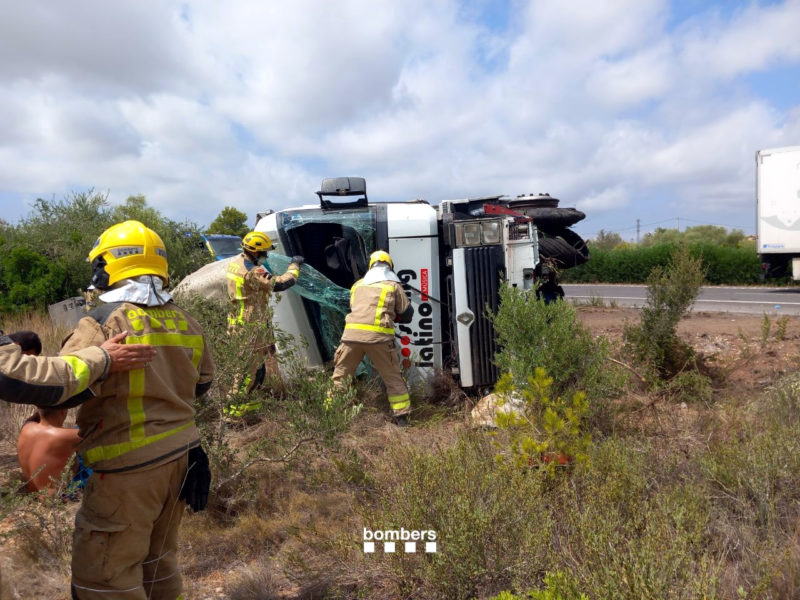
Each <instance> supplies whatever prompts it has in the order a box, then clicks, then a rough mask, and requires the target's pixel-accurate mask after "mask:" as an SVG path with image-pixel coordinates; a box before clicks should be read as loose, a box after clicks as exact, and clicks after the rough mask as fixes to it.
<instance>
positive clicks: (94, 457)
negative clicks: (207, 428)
mask: <svg viewBox="0 0 800 600" xmlns="http://www.w3.org/2000/svg"><path fill="white" fill-rule="evenodd" d="M192 425H194V421H192V422H191V423H185V424H183V425H179V426H178V427H175V428H174V429H170V430H168V431H163V432H161V433H158V434H156V435H151V436H149V437H145V438H144V439H141V440H136V441H133V440H131V441H130V442H122V443H120V444H109V445H108V446H98V447H97V448H90V449H89V450H87V451H86V452H85V453H84V454H83V457H84V461H85V462H86V464H87V465H91V464H94V463H96V462H99V461H101V460H111V459H112V458H117V457H118V456H122V455H123V454H127V453H128V452H130V451H131V450H136V449H137V448H143V447H144V446H148V445H150V444H152V443H154V442H157V441H159V440H163V439H164V438H166V437H169V436H171V435H175V434H176V433H179V432H181V431H183V430H184V429H188V428H189V427H191V426H192Z"/></svg>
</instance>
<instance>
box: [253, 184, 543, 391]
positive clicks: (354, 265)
mask: <svg viewBox="0 0 800 600" xmlns="http://www.w3.org/2000/svg"><path fill="white" fill-rule="evenodd" d="M317 196H318V198H319V202H318V203H315V204H313V205H306V206H301V207H298V208H291V209H285V210H279V211H277V212H272V211H270V212H268V213H261V214H259V215H258V217H257V223H256V226H255V230H256V231H263V232H264V233H266V234H267V235H269V236H270V238H271V239H272V241H273V244H274V245H275V247H276V248H275V253H276V254H282V255H285V256H293V255H298V254H299V255H302V256H303V257H305V261H306V263H307V264H308V265H310V266H311V267H313V268H314V269H316V270H317V271H318V272H319V273H320V274H322V275H323V276H324V278H325V280H326V281H328V282H329V287H330V288H331V289H327V290H326V289H319V290H317V293H318V294H319V297H321V298H323V300H325V301H322V302H319V301H314V300H313V299H310V298H309V297H302V296H300V295H298V294H284V295H283V298H282V299H281V301H280V302H278V303H277V304H276V305H275V314H274V320H275V323H276V325H277V326H278V327H280V328H281V329H282V330H284V331H286V332H287V333H290V334H293V335H295V336H299V337H300V338H302V339H304V340H305V341H306V342H307V344H308V360H309V363H310V364H312V365H315V364H317V365H322V364H324V363H325V362H328V361H331V360H332V359H333V353H334V351H335V350H336V347H337V345H338V343H339V338H340V336H341V332H342V329H343V326H344V316H343V315H344V314H346V313H347V306H346V304H347V298H348V297H349V294H347V293H341V292H342V290H345V291H347V290H349V289H350V287H351V286H352V285H353V284H354V283H355V282H356V281H357V280H359V279H360V278H361V277H363V275H364V274H365V273H366V271H367V264H368V260H369V255H370V254H371V253H372V252H373V251H375V250H386V251H388V252H389V254H391V256H392V258H393V260H394V264H395V272H396V273H397V276H398V277H399V278H400V281H401V282H402V285H403V288H404V289H405V291H406V294H407V295H408V298H409V300H410V301H411V303H412V305H413V306H414V317H413V320H412V322H411V323H408V324H398V325H397V326H396V334H397V340H396V341H397V345H398V350H399V352H400V355H401V364H402V367H403V369H404V370H405V371H406V372H405V375H406V377H407V378H408V379H409V383H410V384H414V383H415V382H420V383H425V382H427V381H429V380H430V379H431V378H432V377H433V376H434V374H435V373H436V372H437V371H438V370H446V371H449V372H450V373H451V374H452V375H453V377H454V378H455V380H456V381H458V382H459V384H460V385H461V387H463V388H467V389H472V388H476V389H484V388H487V387H489V386H491V385H493V384H494V383H495V382H496V380H497V378H498V375H499V373H498V370H497V367H496V366H495V365H494V354H495V350H496V344H495V334H494V329H493V327H492V323H491V320H490V319H489V317H488V311H496V310H497V307H498V302H499V290H500V286H501V285H511V286H515V287H520V288H523V289H534V286H535V280H536V277H537V267H538V265H539V250H538V248H539V247H538V236H537V231H536V227H535V225H534V223H533V220H532V219H531V218H530V217H528V216H525V215H524V214H522V213H519V212H517V211H515V210H514V204H515V199H511V198H507V197H505V196H490V197H481V198H468V199H461V200H444V201H442V202H440V203H439V204H438V205H436V206H433V205H431V204H429V203H428V202H426V201H424V200H412V201H409V202H371V201H370V200H369V199H368V197H367V189H366V182H365V180H364V179H363V178H360V177H339V178H332V179H325V180H323V182H322V186H321V188H320V190H319V191H318V192H317ZM334 291H338V292H339V293H332V292H334ZM329 292H330V293H329ZM337 302H338V303H343V304H344V305H345V306H343V307H342V306H338V305H337V304H336V303H337Z"/></svg>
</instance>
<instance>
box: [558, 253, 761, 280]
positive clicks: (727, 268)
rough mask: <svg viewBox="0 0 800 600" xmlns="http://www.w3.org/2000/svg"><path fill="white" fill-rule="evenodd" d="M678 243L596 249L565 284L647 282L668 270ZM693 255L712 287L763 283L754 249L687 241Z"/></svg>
mask: <svg viewBox="0 0 800 600" xmlns="http://www.w3.org/2000/svg"><path fill="white" fill-rule="evenodd" d="M677 246H678V244H677V243H676V242H669V243H660V244H656V245H653V246H636V245H623V246H619V247H617V248H614V249H613V250H602V249H596V248H594V247H592V254H591V259H590V260H589V261H588V262H587V263H585V264H583V265H580V266H578V267H575V268H572V269H565V270H564V271H563V272H562V274H561V280H562V281H564V282H565V283H596V282H603V283H645V282H646V281H647V277H648V274H649V273H650V272H651V271H652V270H653V269H654V268H656V267H662V268H665V267H667V265H668V264H669V260H670V256H671V255H672V253H673V252H674V250H675V248H677ZM686 246H687V247H688V248H689V251H690V254H691V255H692V256H693V257H695V258H700V259H701V261H702V264H703V267H704V269H705V271H706V281H707V282H708V283H709V284H712V285H746V284H757V283H760V282H761V262H760V260H759V258H758V254H757V253H756V251H755V249H754V248H753V247H751V246H743V247H739V246H730V245H718V244H712V243H707V242H704V243H699V242H694V243H692V242H687V243H686Z"/></svg>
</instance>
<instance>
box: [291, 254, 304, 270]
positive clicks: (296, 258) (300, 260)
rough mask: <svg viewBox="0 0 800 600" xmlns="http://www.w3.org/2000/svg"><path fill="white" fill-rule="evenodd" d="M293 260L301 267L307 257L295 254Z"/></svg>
mask: <svg viewBox="0 0 800 600" xmlns="http://www.w3.org/2000/svg"><path fill="white" fill-rule="evenodd" d="M292 262H293V263H295V264H296V265H297V266H298V267H299V266H300V265H302V264H303V263H304V262H306V259H305V258H303V257H302V256H300V255H299V254H295V255H294V256H293V257H292Z"/></svg>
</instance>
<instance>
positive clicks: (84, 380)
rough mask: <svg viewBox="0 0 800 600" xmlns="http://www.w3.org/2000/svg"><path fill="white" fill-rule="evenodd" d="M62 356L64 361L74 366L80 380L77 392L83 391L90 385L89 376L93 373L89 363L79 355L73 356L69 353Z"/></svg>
mask: <svg viewBox="0 0 800 600" xmlns="http://www.w3.org/2000/svg"><path fill="white" fill-rule="evenodd" d="M61 358H63V359H64V362H66V363H67V364H68V365H69V366H70V367H72V372H73V373H74V374H75V379H77V380H78V388H77V389H76V390H75V393H76V394H77V393H78V392H82V391H83V390H85V389H86V388H87V387H89V383H90V381H89V376H90V374H91V370H90V369H89V365H87V364H86V363H85V362H83V361H82V360H81V359H80V358H78V357H77V356H72V355H71V354H67V355H66V356H62V357H61Z"/></svg>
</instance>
